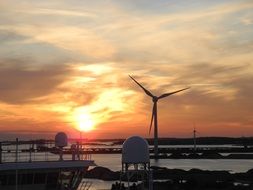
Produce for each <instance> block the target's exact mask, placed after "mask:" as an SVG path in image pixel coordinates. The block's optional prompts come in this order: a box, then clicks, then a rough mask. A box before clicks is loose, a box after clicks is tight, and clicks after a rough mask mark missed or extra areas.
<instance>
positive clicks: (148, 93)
mask: <svg viewBox="0 0 253 190" xmlns="http://www.w3.org/2000/svg"><path fill="white" fill-rule="evenodd" d="M129 77H130V78H131V79H132V80H133V81H134V82H135V83H136V84H137V85H138V86H139V87H141V88H142V90H144V92H145V93H146V94H147V95H148V96H150V97H152V98H153V97H154V95H153V94H152V93H151V92H149V91H148V90H147V89H146V88H144V87H143V86H142V85H141V84H140V83H138V82H137V81H136V80H135V79H134V78H133V77H131V76H130V75H129Z"/></svg>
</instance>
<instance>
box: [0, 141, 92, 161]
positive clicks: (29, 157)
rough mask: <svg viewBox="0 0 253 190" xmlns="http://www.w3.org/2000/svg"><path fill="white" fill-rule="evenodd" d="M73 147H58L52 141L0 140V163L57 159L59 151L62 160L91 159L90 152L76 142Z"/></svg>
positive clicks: (58, 158)
mask: <svg viewBox="0 0 253 190" xmlns="http://www.w3.org/2000/svg"><path fill="white" fill-rule="evenodd" d="M74 147H77V148H75V149H73V148H67V149H60V148H57V147H55V146H54V142H53V141H45V142H44V143H42V144H39V143H37V142H36V141H20V142H19V141H18V139H16V141H12V142H0V163H9V162H37V161H58V160H60V154H61V153H62V158H63V160H72V161H73V160H91V154H87V153H84V151H83V147H82V146H80V145H79V144H78V143H77V144H75V146H74Z"/></svg>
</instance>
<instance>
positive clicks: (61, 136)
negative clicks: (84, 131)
mask: <svg viewBox="0 0 253 190" xmlns="http://www.w3.org/2000/svg"><path fill="white" fill-rule="evenodd" d="M67 145H68V137H67V135H66V134H65V133H63V132H59V133H57V134H56V135H55V146H56V147H64V146H67Z"/></svg>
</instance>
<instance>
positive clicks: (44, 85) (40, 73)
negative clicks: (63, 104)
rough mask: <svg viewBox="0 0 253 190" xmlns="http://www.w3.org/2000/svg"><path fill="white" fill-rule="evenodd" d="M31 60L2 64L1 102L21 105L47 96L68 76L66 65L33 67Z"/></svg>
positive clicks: (0, 73)
mask: <svg viewBox="0 0 253 190" xmlns="http://www.w3.org/2000/svg"><path fill="white" fill-rule="evenodd" d="M28 62H29V63H30V62H31V60H4V61H1V62H0V91H1V93H0V101H2V102H5V103H9V104H21V103H25V102H29V101H31V100H32V99H33V98H37V97H41V96H46V95H48V94H50V93H51V92H53V91H54V90H55V88H56V87H57V86H58V85H59V84H61V83H62V82H63V81H64V79H65V78H66V77H67V74H68V72H69V71H68V67H67V66H66V65H64V64H56V65H53V64H51V65H43V66H40V67H36V64H35V63H33V67H31V64H29V63H28Z"/></svg>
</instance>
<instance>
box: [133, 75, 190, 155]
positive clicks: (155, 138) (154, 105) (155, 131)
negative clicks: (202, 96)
mask: <svg viewBox="0 0 253 190" xmlns="http://www.w3.org/2000/svg"><path fill="white" fill-rule="evenodd" d="M129 77H130V78H131V79H132V80H133V81H134V82H135V83H136V84H137V85H138V86H139V87H141V88H142V90H143V91H144V92H145V93H146V94H147V95H148V96H150V97H151V98H152V101H153V110H152V117H151V122H150V127H149V134H150V132H151V129H152V125H153V121H154V153H155V157H156V158H158V121H157V101H158V100H160V99H162V98H165V97H167V96H170V95H172V94H176V93H178V92H181V91H183V90H187V89H189V87H188V88H183V89H181V90H177V91H173V92H169V93H164V94H162V95H160V96H155V95H153V94H152V93H151V92H150V91H148V90H147V89H146V88H144V87H143V86H142V85H141V84H140V83H138V82H137V81H136V80H135V79H134V78H133V77H131V76H130V75H129Z"/></svg>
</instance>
